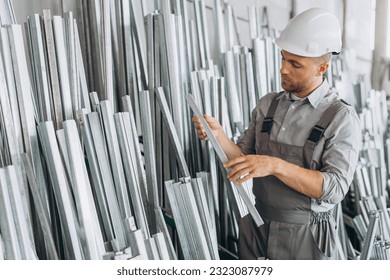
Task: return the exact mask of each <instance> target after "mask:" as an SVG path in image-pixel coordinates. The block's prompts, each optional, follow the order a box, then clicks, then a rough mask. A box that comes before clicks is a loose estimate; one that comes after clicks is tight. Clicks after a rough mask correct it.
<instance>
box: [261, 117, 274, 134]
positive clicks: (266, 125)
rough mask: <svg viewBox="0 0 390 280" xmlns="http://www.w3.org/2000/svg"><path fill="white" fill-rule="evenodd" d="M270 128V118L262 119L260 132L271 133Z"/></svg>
mask: <svg viewBox="0 0 390 280" xmlns="http://www.w3.org/2000/svg"><path fill="white" fill-rule="evenodd" d="M271 128H272V118H264V120H263V126H262V127H261V132H267V133H268V134H270V133H271Z"/></svg>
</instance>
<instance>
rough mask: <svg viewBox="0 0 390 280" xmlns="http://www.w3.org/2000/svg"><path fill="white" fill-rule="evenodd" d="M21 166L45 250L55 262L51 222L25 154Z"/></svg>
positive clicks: (56, 256)
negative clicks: (25, 176)
mask: <svg viewBox="0 0 390 280" xmlns="http://www.w3.org/2000/svg"><path fill="white" fill-rule="evenodd" d="M22 160H23V166H24V170H25V172H26V175H27V178H28V185H29V187H30V191H31V195H32V197H33V200H34V205H35V208H36V213H37V215H38V218H39V223H40V225H41V228H42V231H43V234H44V237H45V244H46V250H47V252H48V255H49V258H50V259H52V260H57V259H58V258H59V257H58V253H57V249H56V247H55V242H54V239H53V233H52V230H51V222H50V219H49V214H48V210H47V208H46V207H45V206H44V204H43V201H42V199H41V197H40V196H39V190H38V185H37V180H36V178H35V174H34V171H33V169H32V164H31V160H30V159H29V157H28V156H27V154H23V155H22Z"/></svg>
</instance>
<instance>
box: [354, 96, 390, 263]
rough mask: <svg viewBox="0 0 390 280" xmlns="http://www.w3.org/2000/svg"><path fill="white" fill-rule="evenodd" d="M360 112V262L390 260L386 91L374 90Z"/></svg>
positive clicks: (356, 185) (357, 183)
mask: <svg viewBox="0 0 390 280" xmlns="http://www.w3.org/2000/svg"><path fill="white" fill-rule="evenodd" d="M365 104H366V106H365V107H363V108H362V109H361V110H360V112H361V113H360V118H361V120H362V123H363V126H364V131H365V135H364V138H363V145H362V152H361V157H360V161H359V165H358V168H357V170H356V173H355V179H354V190H355V200H356V203H357V205H356V206H357V215H356V216H355V217H354V218H353V219H352V222H353V225H354V227H355V229H356V233H357V237H358V239H359V240H360V242H361V243H362V246H361V247H362V249H361V255H360V259H390V258H389V257H390V248H389V244H390V240H389V237H390V215H389V208H387V202H388V198H389V194H388V185H387V176H388V169H387V167H386V158H385V154H386V153H385V147H386V146H385V139H386V136H387V135H386V134H387V133H388V124H387V118H388V113H387V102H386V94H385V92H378V91H374V90H371V91H370V92H369V95H368V98H367V100H366V103H365Z"/></svg>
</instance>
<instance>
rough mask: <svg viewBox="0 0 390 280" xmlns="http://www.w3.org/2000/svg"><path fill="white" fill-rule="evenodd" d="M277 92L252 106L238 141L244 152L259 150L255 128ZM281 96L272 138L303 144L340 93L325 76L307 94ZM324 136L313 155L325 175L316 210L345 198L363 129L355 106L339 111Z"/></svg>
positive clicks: (257, 131) (321, 210)
mask: <svg viewBox="0 0 390 280" xmlns="http://www.w3.org/2000/svg"><path fill="white" fill-rule="evenodd" d="M275 94H276V93H269V94H267V95H266V96H264V97H263V98H261V100H260V101H259V102H258V103H257V105H256V107H255V109H254V110H253V112H252V119H251V122H250V124H249V126H248V129H247V130H246V131H245V134H244V135H243V137H242V138H241V139H240V141H239V142H238V145H239V147H240V148H241V150H242V152H243V153H244V154H255V153H256V151H255V143H256V138H257V137H259V136H260V131H259V130H256V129H255V128H256V124H259V123H260V124H261V123H262V122H263V120H264V118H265V115H266V114H267V111H268V108H269V106H270V104H271V101H272V99H273V97H274V95H275ZM279 98H280V101H279V106H278V108H277V110H276V112H275V115H274V119H273V125H272V130H271V135H270V140H273V141H277V142H280V143H285V144H289V145H295V146H304V144H305V142H306V140H307V139H308V137H309V135H310V132H311V130H312V129H313V127H314V125H315V124H316V123H317V122H318V121H319V120H320V118H321V115H322V113H323V112H324V111H325V110H326V109H327V108H328V107H329V105H330V104H331V103H332V101H334V100H335V99H338V96H337V94H336V93H335V92H334V91H333V90H331V89H330V88H329V84H328V82H327V81H326V79H325V80H324V82H323V83H322V84H321V86H319V87H318V88H317V89H316V90H315V91H313V92H312V93H311V94H310V95H309V96H308V97H307V98H304V99H302V100H293V99H292V98H291V94H290V93H288V92H285V93H284V94H282V95H281V96H280V97H279ZM324 136H325V137H322V138H321V140H320V141H319V142H318V147H320V148H318V149H316V150H315V153H314V154H313V159H312V160H313V161H314V162H315V164H316V166H319V167H320V169H319V171H321V172H322V174H323V177H324V181H323V195H322V197H321V199H320V200H315V199H312V203H311V208H312V211H314V212H323V211H327V210H330V209H331V208H333V206H334V204H336V203H338V202H340V201H341V200H342V199H343V198H344V196H345V194H346V193H347V191H348V189H349V185H350V184H351V182H352V179H353V175H354V172H355V169H356V164H357V161H358V154H359V149H360V143H361V130H360V126H359V119H358V117H357V114H356V112H355V110H354V109H353V108H352V107H349V108H348V110H343V111H342V112H340V113H339V114H338V115H337V116H336V117H335V118H334V120H333V121H332V123H331V124H330V125H329V126H328V128H327V129H326V130H325V133H324Z"/></svg>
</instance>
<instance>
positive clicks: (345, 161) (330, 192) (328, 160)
mask: <svg viewBox="0 0 390 280" xmlns="http://www.w3.org/2000/svg"><path fill="white" fill-rule="evenodd" d="M327 130H328V133H329V138H328V139H327V140H326V142H325V149H324V153H323V156H322V166H323V167H322V168H321V172H322V174H323V178H324V181H323V195H322V197H321V200H322V201H325V202H327V203H331V204H336V203H338V202H340V201H341V200H343V198H344V196H345V195H346V194H347V192H348V190H349V186H350V184H351V182H352V179H353V176H354V173H355V169H356V165H357V162H358V156H359V150H360V145H361V130H360V125H359V119H358V116H357V114H356V112H355V111H354V110H353V109H352V108H351V107H348V109H347V110H343V111H341V112H340V113H339V114H338V115H337V116H336V117H335V119H334V120H333V121H332V123H331V125H329V127H328V129H327Z"/></svg>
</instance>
